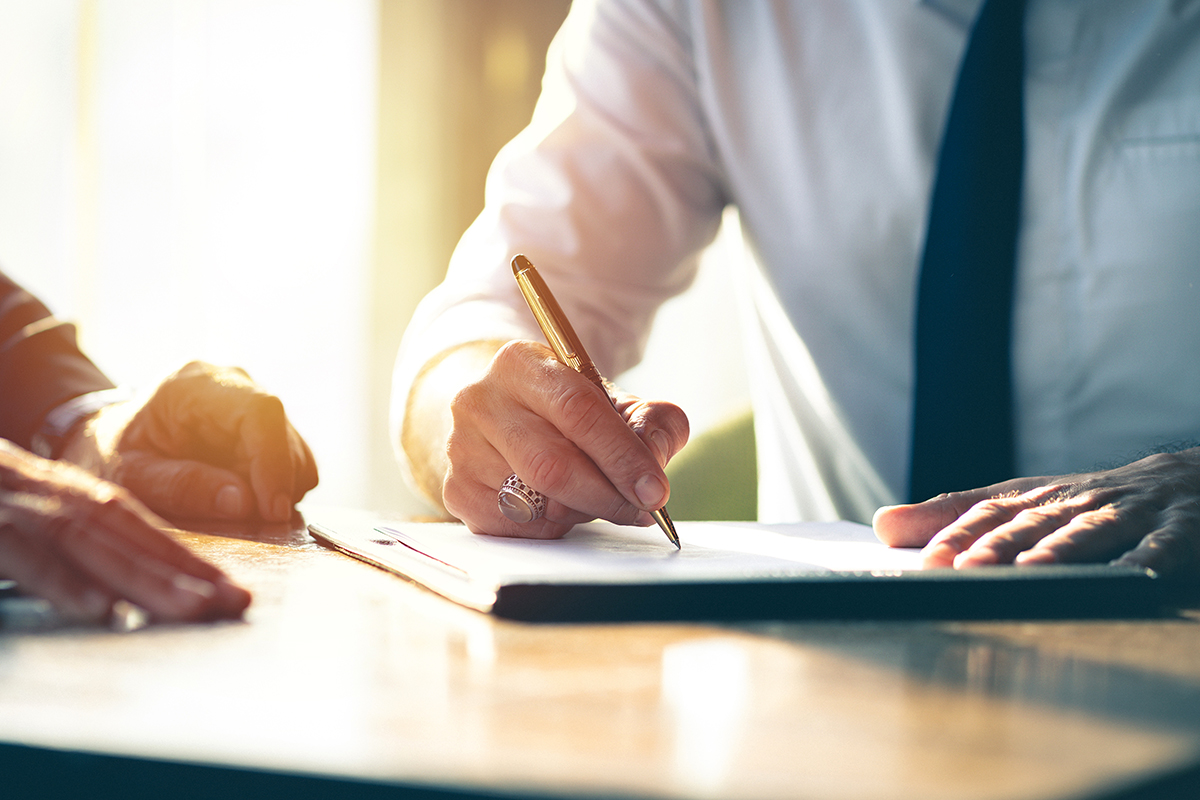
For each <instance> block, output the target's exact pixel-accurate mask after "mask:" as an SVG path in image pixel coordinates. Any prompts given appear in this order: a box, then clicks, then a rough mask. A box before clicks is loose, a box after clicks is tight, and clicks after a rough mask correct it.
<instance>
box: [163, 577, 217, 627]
mask: <svg viewBox="0 0 1200 800" xmlns="http://www.w3.org/2000/svg"><path fill="white" fill-rule="evenodd" d="M171 588H172V589H173V591H172V592H171V595H172V596H171V601H173V602H171V605H172V606H173V608H172V609H171V613H170V616H173V617H176V618H178V619H196V618H197V617H199V616H200V615H201V614H202V613H203V612H204V609H205V608H206V607H207V606H208V605H209V603H210V602H211V600H212V598H213V597H214V596H215V595H216V593H217V587H215V586H213V585H212V584H211V583H209V582H208V581H206V580H203V579H201V578H197V577H195V576H194V575H187V574H184V573H182V572H181V573H179V574H178V575H176V576H175V577H174V578H172V579H171Z"/></svg>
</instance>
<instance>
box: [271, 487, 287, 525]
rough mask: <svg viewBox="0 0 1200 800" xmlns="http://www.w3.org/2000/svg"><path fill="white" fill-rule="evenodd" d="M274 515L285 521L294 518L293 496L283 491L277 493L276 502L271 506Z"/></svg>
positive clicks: (280, 520) (277, 518)
mask: <svg viewBox="0 0 1200 800" xmlns="http://www.w3.org/2000/svg"><path fill="white" fill-rule="evenodd" d="M271 512H272V516H273V517H274V518H275V519H276V520H278V521H279V522H284V521H285V520H289V519H291V518H292V498H290V497H288V496H287V495H286V494H284V493H283V492H280V493H279V494H277V495H275V502H274V504H272V506H271Z"/></svg>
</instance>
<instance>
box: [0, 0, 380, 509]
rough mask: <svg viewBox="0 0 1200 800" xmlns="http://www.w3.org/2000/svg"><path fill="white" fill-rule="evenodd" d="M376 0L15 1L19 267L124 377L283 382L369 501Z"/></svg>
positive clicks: (10, 14) (5, 237) (325, 459)
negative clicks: (234, 375) (203, 371)
mask: <svg viewBox="0 0 1200 800" xmlns="http://www.w3.org/2000/svg"><path fill="white" fill-rule="evenodd" d="M376 25H377V13H376V7H375V3H374V2H373V1H372V0H103V2H96V0H0V264H2V265H3V267H4V268H5V269H6V270H7V271H8V272H9V274H10V275H12V276H13V277H14V278H15V279H17V280H18V281H20V282H22V283H24V284H25V285H26V286H27V287H28V288H30V289H31V290H33V291H35V293H38V294H39V295H40V296H42V298H43V299H44V300H46V301H47V302H48V303H49V304H50V305H51V307H52V308H53V309H54V310H55V311H56V312H57V313H59V314H60V316H65V317H68V318H72V319H75V320H77V321H78V322H79V323H80V327H81V330H82V333H83V335H82V339H83V343H84V346H85V348H86V349H87V351H88V352H89V353H90V354H91V355H92V356H93V358H94V359H95V360H96V361H97V362H98V363H99V364H100V365H101V366H102V367H103V368H104V369H105V370H106V371H107V372H108V373H109V374H110V375H111V376H112V377H113V378H114V379H116V380H118V381H121V382H126V383H130V384H132V385H135V386H148V385H152V384H153V382H155V381H156V380H157V378H159V377H160V376H161V375H163V374H165V373H166V372H168V371H169V370H171V369H174V368H175V367H177V366H179V365H181V364H182V363H184V362H185V361H186V360H189V359H192V358H202V359H205V360H209V361H213V362H216V363H223V364H237V365H239V366H242V367H245V368H246V369H247V370H248V371H249V372H250V374H251V375H252V376H253V377H255V378H256V379H257V380H258V381H259V382H260V383H262V384H264V385H265V386H266V387H267V388H268V389H270V390H271V391H273V392H275V393H276V394H278V395H279V396H280V397H281V398H283V400H284V403H285V405H286V407H287V409H288V411H289V413H290V415H291V416H292V418H293V420H294V421H295V423H296V425H297V427H298V428H299V429H300V431H301V433H302V434H303V435H304V436H305V437H306V438H307V439H308V441H309V443H310V445H311V446H312V448H313V450H314V452H315V453H316V456H317V460H318V463H319V464H320V465H321V467H322V480H321V486H320V487H318V489H317V491H316V493H314V495H313V496H312V497H313V498H314V499H316V500H319V501H321V502H327V503H337V504H350V505H361V504H362V503H363V502H364V499H365V498H364V489H363V487H364V486H365V470H366V464H367V459H366V457H365V452H366V446H367V444H366V443H367V437H368V436H371V435H384V434H381V433H377V432H370V431H367V430H366V426H365V423H364V419H365V407H366V396H365V395H366V393H365V389H364V387H365V377H366V376H365V374H364V370H365V362H366V358H365V353H366V349H367V346H368V342H367V341H366V336H367V333H366V331H367V328H366V320H365V309H366V297H367V292H368V291H369V287H368V285H367V284H368V276H369V267H370V255H371V253H370V249H371V242H372V240H371V233H372V228H371V226H372V222H373V201H374V188H375V185H374V174H375V155H374V154H375V149H374V145H375V143H374V135H375V101H376V68H377V52H376V47H377V44H376V43H377V31H376Z"/></svg>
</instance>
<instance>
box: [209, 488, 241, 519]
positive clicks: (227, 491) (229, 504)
mask: <svg viewBox="0 0 1200 800" xmlns="http://www.w3.org/2000/svg"><path fill="white" fill-rule="evenodd" d="M214 502H215V504H216V507H217V513H218V514H220V515H221V516H223V517H240V516H242V514H243V511H242V509H243V497H242V490H241V489H239V488H238V487H237V486H234V485H233V484H228V485H226V486H222V487H221V488H220V490H219V491H218V492H217V497H216V499H215V501H214Z"/></svg>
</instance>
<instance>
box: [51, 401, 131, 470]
mask: <svg viewBox="0 0 1200 800" xmlns="http://www.w3.org/2000/svg"><path fill="white" fill-rule="evenodd" d="M132 396H133V393H132V392H131V391H130V390H129V389H128V388H126V387H123V386H118V387H116V388H115V389H102V390H101V391H98V392H88V393H87V394H81V395H79V396H78V397H73V398H71V399H70V400H68V401H67V402H65V403H63V404H62V405H59V406H56V407H55V408H53V409H51V411H50V413H49V414H47V415H46V418H45V420H43V422H42V427H41V428H40V429H38V432H37V433H35V434H34V435H33V442H32V445H33V452H34V453H37V454H38V455H39V456H41V457H42V458H58V456H59V455H60V454H61V453H62V449H63V445H64V444H65V443H66V439H67V436H68V434H70V433H71V431H72V430H73V429H74V428H75V426H76V425H78V424H79V422H80V421H81V420H83V419H84V418H85V417H90V416H91V415H92V414H95V413H96V412H97V411H99V410H100V409H102V408H104V407H105V406H110V405H112V404H113V403H120V402H123V401H125V400H128V399H130V398H131V397H132Z"/></svg>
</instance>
